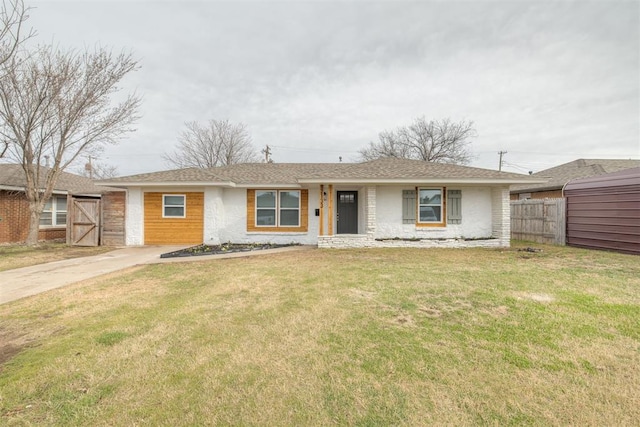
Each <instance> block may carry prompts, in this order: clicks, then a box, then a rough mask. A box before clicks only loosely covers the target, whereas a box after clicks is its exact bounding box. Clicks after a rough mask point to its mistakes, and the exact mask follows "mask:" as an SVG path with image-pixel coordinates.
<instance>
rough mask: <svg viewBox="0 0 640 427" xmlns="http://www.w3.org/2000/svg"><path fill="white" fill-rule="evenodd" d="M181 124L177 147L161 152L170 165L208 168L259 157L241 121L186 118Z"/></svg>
mask: <svg viewBox="0 0 640 427" xmlns="http://www.w3.org/2000/svg"><path fill="white" fill-rule="evenodd" d="M185 126H186V130H184V131H182V133H181V134H180V136H179V137H178V148H177V150H176V151H174V152H173V153H170V154H164V155H163V156H162V157H163V158H164V159H165V160H166V162H167V164H168V165H170V166H175V167H178V168H188V167H196V168H211V167H215V166H226V165H232V164H236V163H249V162H257V161H259V156H258V152H257V151H256V149H255V147H254V146H253V145H252V144H251V136H250V135H249V133H248V132H247V127H246V126H245V125H244V124H242V123H238V124H233V123H230V122H229V120H210V121H209V123H208V124H207V125H206V126H201V125H200V124H198V123H197V122H187V123H185Z"/></svg>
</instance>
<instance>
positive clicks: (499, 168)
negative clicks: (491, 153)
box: [498, 151, 507, 172]
mask: <svg viewBox="0 0 640 427" xmlns="http://www.w3.org/2000/svg"><path fill="white" fill-rule="evenodd" d="M498 154H500V164H499V165H498V172H502V156H503V155H505V154H507V152H506V151H498Z"/></svg>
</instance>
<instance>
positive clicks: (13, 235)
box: [0, 164, 125, 244]
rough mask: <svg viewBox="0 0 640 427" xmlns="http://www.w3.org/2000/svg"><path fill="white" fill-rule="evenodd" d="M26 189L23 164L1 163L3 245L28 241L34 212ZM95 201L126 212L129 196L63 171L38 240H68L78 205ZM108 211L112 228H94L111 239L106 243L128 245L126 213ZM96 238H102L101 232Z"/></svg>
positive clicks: (0, 240)
mask: <svg viewBox="0 0 640 427" xmlns="http://www.w3.org/2000/svg"><path fill="white" fill-rule="evenodd" d="M42 169H43V170H44V169H45V168H44V167H43V168H42ZM45 173H46V171H45V172H44V173H41V175H43V176H44V175H45ZM25 186H26V178H25V174H24V171H23V169H22V166H21V165H19V164H0V244H2V243H22V242H24V241H25V240H26V238H27V234H28V231H29V216H30V213H29V202H28V200H27V197H26V193H25ZM91 200H93V201H100V200H102V203H103V204H104V203H106V204H108V205H109V206H118V205H119V204H121V205H122V209H124V201H125V193H124V192H123V191H122V190H121V189H115V188H105V187H97V186H96V185H94V183H93V181H92V180H90V179H88V178H85V177H83V176H80V175H75V174H72V173H68V172H62V173H61V174H60V177H59V179H58V181H57V183H56V186H55V188H54V190H53V195H52V197H51V199H50V200H48V201H47V204H46V206H45V208H44V211H43V212H42V216H41V217H40V229H39V232H38V240H41V241H53V240H63V241H64V240H68V238H69V235H68V233H67V231H68V230H69V228H68V225H67V224H68V222H72V221H71V218H72V217H73V215H72V212H73V206H74V202H78V203H81V202H82V201H91ZM108 212H110V214H107V215H106V217H105V218H104V219H105V220H106V224H108V226H107V227H106V228H105V227H104V226H101V225H100V224H99V223H97V224H94V226H93V227H92V228H96V229H97V230H98V231H102V232H103V233H106V236H107V238H106V239H105V241H104V242H103V243H106V244H124V210H122V212H121V213H119V212H118V211H117V210H116V209H113V208H109V210H108ZM96 217H97V218H95V219H96V221H99V220H100V219H102V218H100V215H96ZM109 226H111V228H109ZM78 227H85V228H86V226H78ZM96 239H99V234H98V233H97V232H96ZM75 243H78V242H75ZM96 244H97V243H96Z"/></svg>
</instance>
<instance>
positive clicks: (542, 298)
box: [518, 293, 556, 303]
mask: <svg viewBox="0 0 640 427" xmlns="http://www.w3.org/2000/svg"><path fill="white" fill-rule="evenodd" d="M518 299H530V300H533V301H537V302H543V303H549V302H553V301H555V300H556V298H555V297H554V296H553V295H549V294H538V293H526V294H520V295H519V296H518Z"/></svg>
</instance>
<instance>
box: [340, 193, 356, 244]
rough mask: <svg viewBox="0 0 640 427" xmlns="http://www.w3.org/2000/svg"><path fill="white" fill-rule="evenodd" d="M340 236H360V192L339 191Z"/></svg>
mask: <svg viewBox="0 0 640 427" xmlns="http://www.w3.org/2000/svg"><path fill="white" fill-rule="evenodd" d="M337 221H338V234H358V192H357V191H338V215H337Z"/></svg>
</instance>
